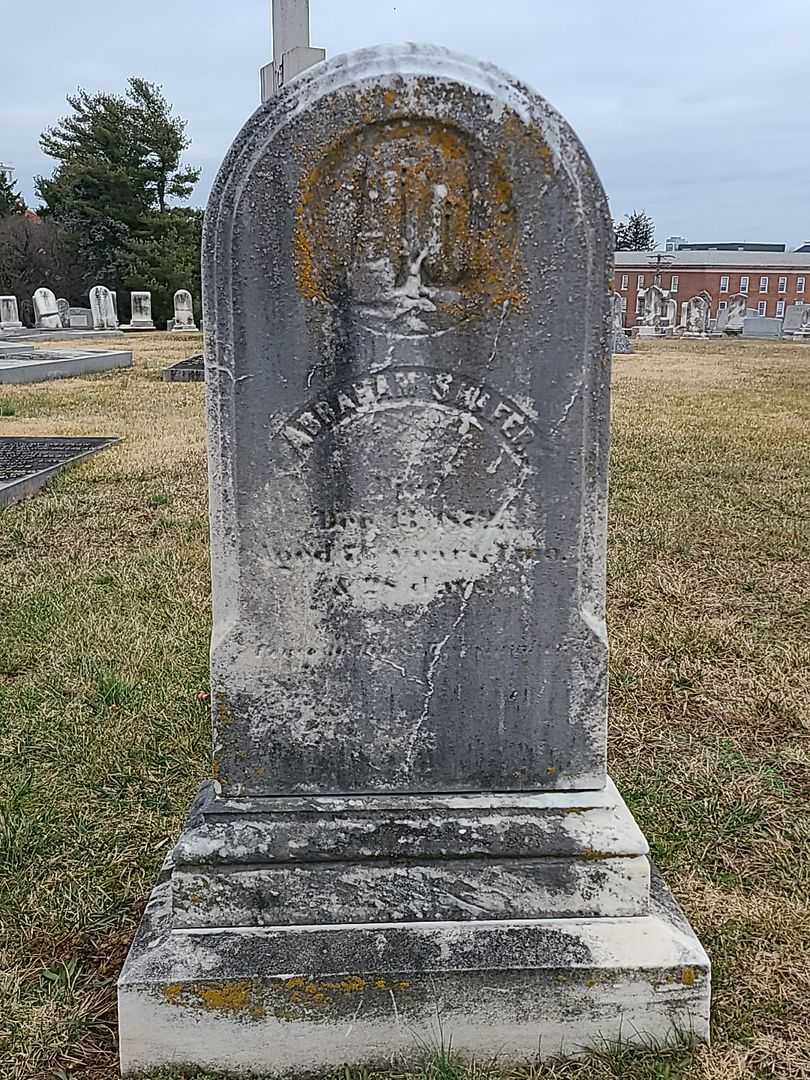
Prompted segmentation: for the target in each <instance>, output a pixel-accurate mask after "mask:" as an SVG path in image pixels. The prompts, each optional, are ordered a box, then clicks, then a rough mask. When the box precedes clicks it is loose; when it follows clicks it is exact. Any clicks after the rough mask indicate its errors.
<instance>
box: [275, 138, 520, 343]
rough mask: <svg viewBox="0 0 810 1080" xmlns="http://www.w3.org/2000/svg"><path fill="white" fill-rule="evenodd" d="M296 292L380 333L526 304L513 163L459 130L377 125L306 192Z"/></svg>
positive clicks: (331, 156)
mask: <svg viewBox="0 0 810 1080" xmlns="http://www.w3.org/2000/svg"><path fill="white" fill-rule="evenodd" d="M295 246H296V273H297V278H298V285H299V288H300V289H301V291H302V292H303V293H304V295H306V296H308V297H309V298H311V299H316V300H320V301H321V302H324V303H327V304H330V305H335V306H339V305H341V304H345V305H351V307H352V308H353V309H354V310H356V311H358V312H359V316H360V319H361V321H362V322H363V323H364V324H365V325H366V326H367V327H369V328H370V329H373V330H380V331H383V330H392V331H395V332H399V333H406V334H416V335H419V334H435V333H441V332H444V331H445V330H448V329H450V328H451V327H452V326H454V325H456V324H458V323H459V322H462V321H464V320H466V319H468V318H471V317H474V316H476V315H481V314H484V313H485V312H486V310H487V308H489V307H492V306H494V307H496V308H497V307H502V306H503V305H504V304H506V303H509V302H511V303H519V302H520V301H521V296H520V292H519V289H518V287H517V286H516V284H515V282H516V281H517V280H519V275H518V274H517V272H516V267H515V259H516V248H517V218H516V212H515V206H514V201H513V194H512V184H511V182H510V180H509V178H508V176H507V173H506V170H505V169H504V167H503V165H502V164H501V163H500V162H499V161H498V160H495V159H493V158H491V157H490V156H489V155H488V154H487V153H486V151H485V149H484V148H483V147H481V146H478V145H475V144H473V143H471V142H470V141H469V140H468V139H467V138H466V137H465V136H464V135H463V134H462V133H461V132H459V131H457V130H455V129H454V128H451V127H448V126H444V125H439V124H437V123H435V122H429V121H414V122H410V123H406V122H404V121H391V122H387V123H380V124H372V125H369V126H367V127H363V128H361V129H360V130H358V131H356V132H354V133H353V134H352V135H351V136H349V137H348V138H346V139H344V140H342V141H341V142H340V143H338V144H337V145H336V146H335V147H334V148H333V149H332V150H331V151H330V152H329V153H328V154H327V155H326V157H325V158H324V160H323V162H322V163H321V164H320V165H319V166H318V167H317V168H315V169H313V170H312V171H311V173H310V174H309V175H308V176H307V177H306V178H305V181H304V183H303V184H302V189H301V193H300V200H299V204H298V208H297V220H296V237H295Z"/></svg>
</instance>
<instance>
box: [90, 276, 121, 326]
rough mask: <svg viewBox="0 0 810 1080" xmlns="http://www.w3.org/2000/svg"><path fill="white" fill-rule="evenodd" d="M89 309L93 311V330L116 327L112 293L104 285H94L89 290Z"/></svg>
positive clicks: (116, 318)
mask: <svg viewBox="0 0 810 1080" xmlns="http://www.w3.org/2000/svg"><path fill="white" fill-rule="evenodd" d="M90 310H91V311H92V313H93V329H94V330H117V329H118V317H117V316H116V313H115V307H114V305H113V298H112V293H111V292H110V290H109V289H108V288H107V287H106V286H105V285H95V286H94V287H93V288H92V289H91V290H90Z"/></svg>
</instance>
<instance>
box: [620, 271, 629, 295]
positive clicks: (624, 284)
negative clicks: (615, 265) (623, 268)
mask: <svg viewBox="0 0 810 1080" xmlns="http://www.w3.org/2000/svg"><path fill="white" fill-rule="evenodd" d="M629 284H630V275H629V274H622V291H624V290H625V289H626V288H627V286H628V285H629Z"/></svg>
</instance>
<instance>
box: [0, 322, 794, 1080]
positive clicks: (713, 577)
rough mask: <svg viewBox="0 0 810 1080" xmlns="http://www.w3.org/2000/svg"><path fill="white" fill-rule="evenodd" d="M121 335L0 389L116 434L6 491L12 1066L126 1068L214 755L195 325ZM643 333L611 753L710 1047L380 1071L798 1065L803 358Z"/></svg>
mask: <svg viewBox="0 0 810 1080" xmlns="http://www.w3.org/2000/svg"><path fill="white" fill-rule="evenodd" d="M87 345H88V347H90V348H93V347H100V346H99V343H98V342H93V341H89V342H88V343H87ZM125 347H127V348H133V349H134V350H135V354H136V367H135V369H134V370H133V371H132V372H116V373H112V374H110V375H100V376H93V377H90V378H84V379H71V380H65V381H62V382H54V383H48V384H39V385H34V386H27V387H4V388H2V390H0V435H2V434H7V435H23V434H30V435H45V434H48V435H67V434H75V435H121V436H123V437H124V438H125V442H124V443H123V444H122V445H120V446H119V447H117V448H115V449H113V450H109V451H106V452H105V453H103V454H101V455H99V456H98V457H96V458H94V459H93V460H91V461H90V462H89V463H87V464H86V465H84V466H81V467H79V468H77V469H74V470H73V471H70V472H68V473H65V474H63V475H62V476H61V477H60V478H58V479H57V480H56V481H55V482H54V483H52V485H51V486H50V487H49V488H48V489H47V490H46V492H45V493H43V494H42V495H40V496H39V497H37V498H36V499H34V500H32V501H30V502H28V503H25V504H23V505H20V506H17V507H12V508H9V509H7V510H0V567H2V572H1V573H0V758H1V759H2V769H0V1065H2V1070H0V1073H1V1074H2V1077H3V1080H23V1078H31V1077H43V1078H44V1077H51V1078H57V1080H65V1078H66V1077H69V1076H73V1075H76V1076H81V1077H87V1078H91V1080H93V1078H98V1080H101V1078H104V1080H112V1077H114V1076H116V1075H117V1073H116V1057H115V990H114V987H115V979H116V977H117V974H118V971H119V969H120V966H121V964H122V962H123V958H124V955H125V952H126V949H127V945H128V942H129V939H130V937H131V934H132V931H133V928H134V926H135V925H136V922H137V920H138V917H139V914H140V912H141V909H142V906H143V903H144V900H145V898H146V896H147V895H148V892H149V890H150V889H151V887H152V884H153V882H154V880H155V877H156V875H157V872H158V868H159V866H160V863H161V861H162V859H163V858H164V856H165V854H166V852H167V851H168V849H169V847H170V845H171V844H172V843H173V841H174V840H175V839H176V837H177V835H178V833H179V830H180V827H181V824H182V821H183V817H184V814H185V811H186V809H187V807H188V804H189V802H190V800H191V798H192V796H193V794H194V791H195V789H196V786H197V784H198V783H199V781H200V780H201V779H203V778H204V777H205V776H206V773H207V770H208V715H207V701H206V695H207V689H208V687H207V665H208V656H207V650H208V634H209V626H210V622H209V619H210V616H209V586H208V553H207V506H206V477H205V457H204V418H203V405H202V403H203V387H202V385H200V384H164V383H163V382H161V381H160V370H161V369H162V368H163V367H165V366H166V365H167V364H169V363H171V362H174V361H176V360H178V359H181V358H182V357H183V356H186V355H189V354H190V353H192V352H194V351H197V350H198V348H199V338H194V337H192V336H187V337H186V336H184V337H183V338H182V339H180V340H177V339H176V338H173V337H171V336H170V335H167V334H147V335H143V336H131V337H129V338H128V339H127V342H126V345H125ZM637 348H638V351H637V353H636V354H635V355H633V356H629V357H626V358H624V357H623V358H618V359H617V361H616V363H615V369H614V371H615V379H614V384H615V397H614V442H613V452H612V469H611V523H610V592H609V596H610V599H609V622H610V632H611V642H612V660H611V683H612V689H611V725H612V726H611V755H612V763H611V768H612V772H613V775H614V777H615V778H616V780H617V782H618V784H619V786H620V788H621V790H622V791H623V793H624V794H625V796H626V798H627V800H628V802H629V803H630V806H631V809H632V810H633V811H634V813H635V814H636V817H637V819H638V822H639V824H640V826H641V827H642V829H643V830H644V831H645V833H646V834H647V836H648V838H649V840H650V843H651V845H652V847H653V851H654V856H655V858H656V860H657V862H658V863H659V865H660V867H661V868H662V870H663V871H664V874H665V876H666V879H667V881H668V883H669V884H670V885H671V886H672V888H673V890H674V892H675V894H676V896H677V897H678V899H679V900H680V902H681V903H682V905H683V906H684V907H685V909H686V911H687V913H688V915H689V917H690V918H691V920H692V923H693V925H694V927H695V929H696V931H697V933H698V935H699V936H700V938H701V940H702V941H703V942H704V944H705V945H706V947H707V949H708V951H709V952H710V954H711V957H712V960H713V963H714V983H715V991H714V1013H713V1030H714V1045H713V1047H712V1048H711V1049H707V1048H698V1049H697V1050H696V1051H695V1052H694V1053H684V1052H679V1051H674V1050H672V1051H666V1052H663V1053H661V1052H654V1051H642V1052H640V1053H631V1052H629V1051H619V1052H611V1053H605V1054H604V1055H601V1056H599V1057H597V1058H596V1059H595V1060H593V1061H590V1062H587V1063H579V1064H568V1065H559V1066H546V1067H543V1068H539V1067H538V1068H535V1069H533V1070H531V1069H527V1070H526V1072H524V1073H519V1072H515V1071H510V1072H508V1073H503V1072H501V1071H500V1070H499V1069H498V1066H497V1063H494V1064H493V1063H487V1062H482V1063H480V1064H479V1065H478V1066H476V1067H475V1068H474V1069H470V1070H466V1071H465V1070H464V1069H461V1068H460V1067H457V1066H456V1065H455V1064H454V1063H453V1061H452V1060H449V1059H448V1060H444V1059H442V1058H441V1057H437V1058H435V1059H434V1060H433V1061H432V1062H429V1063H426V1064H425V1065H424V1067H422V1068H421V1070H420V1069H419V1068H418V1067H416V1066H414V1068H413V1070H412V1072H410V1073H409V1072H408V1070H407V1069H406V1068H405V1067H398V1068H395V1069H394V1073H395V1075H396V1076H398V1077H405V1076H409V1075H412V1076H419V1077H429V1078H430V1080H458V1078H460V1077H462V1076H464V1075H475V1076H476V1077H478V1078H479V1080H486V1078H490V1077H491V1078H493V1080H494V1078H496V1077H498V1078H500V1077H503V1076H505V1075H508V1076H509V1077H510V1078H515V1080H517V1078H518V1077H521V1076H522V1077H526V1078H528V1077H532V1078H534V1077H536V1078H537V1080H540V1078H549V1080H551V1078H555V1080H568V1078H571V1080H586V1078H587V1080H602V1078H608V1077H623V1078H628V1080H653V1078H656V1080H664V1078H667V1080H744V1078H751V1080H755V1078H756V1080H759V1078H764V1077H778V1078H785V1080H788V1078H797V1080H798V1078H806V1077H810V1006H809V1005H808V1002H810V858H809V857H808V856H809V855H810V850H809V849H810V844H809V843H808V841H810V821H809V820H808V801H809V800H810V715H809V714H810V709H809V707H808V705H809V703H810V632H809V630H808V618H809V617H810V600H809V599H808V598H810V538H809V537H808V486H810V485H808V479H809V478H810V348H808V347H803V346H798V345H793V344H787V343H783V342H765V341H760V342H756V341H751V342H732V341H725V340H724V341H717V342H715V341H709V342H705V343H704V342H675V341H669V342H661V343H646V342H645V343H640V345H637ZM448 1034H452V1033H448ZM340 1075H341V1078H342V1080H351V1074H343V1073H342V1074H340ZM364 1075H365V1077H366V1080H371V1077H372V1075H373V1074H364Z"/></svg>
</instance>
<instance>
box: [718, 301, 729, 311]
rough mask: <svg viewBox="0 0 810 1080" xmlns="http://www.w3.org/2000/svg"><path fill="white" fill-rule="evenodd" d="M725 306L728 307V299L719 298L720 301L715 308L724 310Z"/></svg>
mask: <svg viewBox="0 0 810 1080" xmlns="http://www.w3.org/2000/svg"><path fill="white" fill-rule="evenodd" d="M727 307H728V300H721V301H720V303H719V304H718V305H717V310H718V311H725V310H726V308H727Z"/></svg>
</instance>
